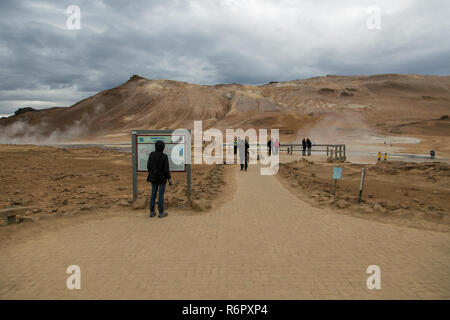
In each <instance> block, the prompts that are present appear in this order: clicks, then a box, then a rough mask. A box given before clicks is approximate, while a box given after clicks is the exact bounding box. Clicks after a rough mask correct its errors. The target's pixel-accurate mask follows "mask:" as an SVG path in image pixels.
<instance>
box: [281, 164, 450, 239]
mask: <svg viewBox="0 0 450 320" xmlns="http://www.w3.org/2000/svg"><path fill="white" fill-rule="evenodd" d="M334 166H339V167H341V168H342V172H343V173H342V180H339V181H338V183H337V191H336V196H333V186H334V181H333V180H332V178H331V177H332V170H333V167H334ZM363 167H365V168H366V178H365V184H364V192H363V197H362V201H361V203H358V195H359V184H360V178H361V169H362V168H363ZM277 177H278V178H279V179H280V181H282V183H283V184H284V185H285V186H286V187H287V188H288V189H289V190H290V191H291V192H293V193H294V194H296V195H297V196H299V197H301V198H302V199H307V200H309V201H311V202H312V203H314V204H316V205H319V206H325V207H330V208H332V209H333V210H334V211H335V212H337V213H339V212H340V213H345V214H351V215H356V216H359V217H363V218H369V219H376V220H379V221H381V222H394V223H398V224H401V225H407V226H414V227H419V228H430V229H436V230H441V231H443V230H445V231H447V232H449V231H450V165H448V164H445V163H439V162H423V163H405V162H395V161H393V162H386V163H384V162H381V163H378V164H376V165H362V164H352V163H339V164H336V163H334V164H333V163H323V162H322V163H319V162H312V161H308V160H306V159H303V160H299V161H295V162H292V163H288V164H284V165H281V167H280V171H279V174H278V176H277Z"/></svg>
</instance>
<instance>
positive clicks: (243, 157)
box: [238, 139, 250, 171]
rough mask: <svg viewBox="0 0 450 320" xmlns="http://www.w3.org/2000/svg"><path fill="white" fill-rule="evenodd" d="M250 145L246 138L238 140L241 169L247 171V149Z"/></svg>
mask: <svg viewBox="0 0 450 320" xmlns="http://www.w3.org/2000/svg"><path fill="white" fill-rule="evenodd" d="M249 147H250V145H249V144H248V141H247V139H245V140H241V139H240V140H239V144H238V148H239V163H240V164H241V171H243V170H244V169H245V171H247V168H248V157H249V154H248V149H249Z"/></svg>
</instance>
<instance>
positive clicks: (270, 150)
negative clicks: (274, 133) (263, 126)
mask: <svg viewBox="0 0 450 320" xmlns="http://www.w3.org/2000/svg"><path fill="white" fill-rule="evenodd" d="M267 148H268V149H269V157H270V155H271V154H272V140H269V141H267Z"/></svg>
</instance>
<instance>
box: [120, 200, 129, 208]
mask: <svg viewBox="0 0 450 320" xmlns="http://www.w3.org/2000/svg"><path fill="white" fill-rule="evenodd" d="M117 204H118V205H119V206H120V207H129V206H130V203H129V202H128V201H125V200H122V201H119V202H118V203H117Z"/></svg>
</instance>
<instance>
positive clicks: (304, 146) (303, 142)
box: [302, 138, 306, 156]
mask: <svg viewBox="0 0 450 320" xmlns="http://www.w3.org/2000/svg"><path fill="white" fill-rule="evenodd" d="M302 156H306V140H305V138H303V140H302Z"/></svg>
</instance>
